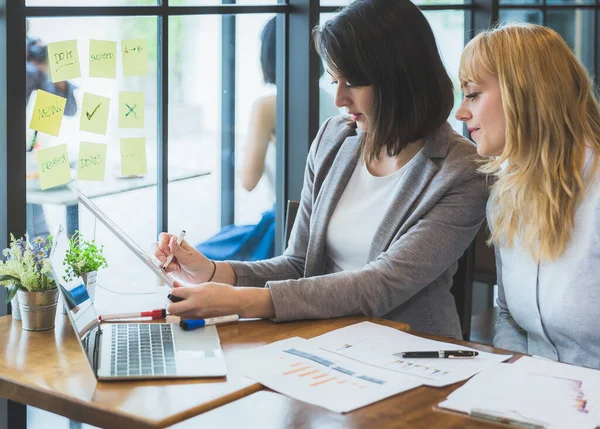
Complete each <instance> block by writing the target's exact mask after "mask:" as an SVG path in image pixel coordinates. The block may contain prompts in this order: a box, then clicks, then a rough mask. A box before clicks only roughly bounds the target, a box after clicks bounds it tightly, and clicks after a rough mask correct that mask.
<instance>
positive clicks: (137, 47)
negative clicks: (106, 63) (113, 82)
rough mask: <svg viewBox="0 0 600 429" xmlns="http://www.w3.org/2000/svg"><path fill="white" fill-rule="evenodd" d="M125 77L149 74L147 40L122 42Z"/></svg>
mask: <svg viewBox="0 0 600 429" xmlns="http://www.w3.org/2000/svg"><path fill="white" fill-rule="evenodd" d="M121 56H122V58H123V76H143V75H146V74H148V48H147V42H146V40H145V39H132V40H123V41H121Z"/></svg>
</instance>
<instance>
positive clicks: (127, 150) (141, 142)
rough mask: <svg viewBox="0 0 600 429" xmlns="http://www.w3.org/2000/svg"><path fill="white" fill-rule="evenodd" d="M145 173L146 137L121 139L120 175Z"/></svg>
mask: <svg viewBox="0 0 600 429" xmlns="http://www.w3.org/2000/svg"><path fill="white" fill-rule="evenodd" d="M142 174H146V139H145V138H143V137H142V138H127V139H121V175H122V176H137V175H142Z"/></svg>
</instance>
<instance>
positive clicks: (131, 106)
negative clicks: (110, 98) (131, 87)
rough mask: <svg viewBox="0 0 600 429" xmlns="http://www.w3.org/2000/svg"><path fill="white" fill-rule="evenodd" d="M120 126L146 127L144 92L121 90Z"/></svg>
mask: <svg viewBox="0 0 600 429" xmlns="http://www.w3.org/2000/svg"><path fill="white" fill-rule="evenodd" d="M119 128H144V93H143V92H128V91H121V92H119Z"/></svg>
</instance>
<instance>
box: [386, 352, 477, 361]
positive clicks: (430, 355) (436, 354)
mask: <svg viewBox="0 0 600 429" xmlns="http://www.w3.org/2000/svg"><path fill="white" fill-rule="evenodd" d="M478 354H479V353H478V352H474V351H471V350H439V351H423V352H399V353H394V356H398V357H401V358H449V359H452V358H474V357H475V356H477V355H478Z"/></svg>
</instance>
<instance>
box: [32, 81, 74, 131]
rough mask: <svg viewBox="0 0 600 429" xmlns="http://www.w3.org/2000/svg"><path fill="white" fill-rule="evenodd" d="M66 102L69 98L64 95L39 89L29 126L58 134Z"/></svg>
mask: <svg viewBox="0 0 600 429" xmlns="http://www.w3.org/2000/svg"><path fill="white" fill-rule="evenodd" d="M66 103H67V99H66V98H64V97H59V96H58V95H54V94H51V93H49V92H46V91H42V90H41V89H40V90H38V92H37V95H36V97H35V104H34V106H33V114H32V115H31V122H30V123H29V128H31V129H32V130H37V131H41V132H43V133H46V134H50V135H53V136H58V132H59V131H60V124H61V123H62V118H63V115H64V112H65V104H66Z"/></svg>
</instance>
